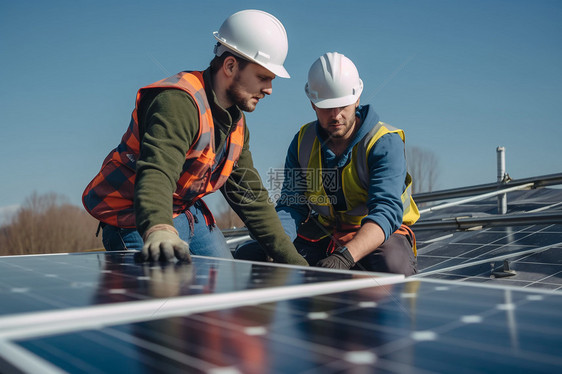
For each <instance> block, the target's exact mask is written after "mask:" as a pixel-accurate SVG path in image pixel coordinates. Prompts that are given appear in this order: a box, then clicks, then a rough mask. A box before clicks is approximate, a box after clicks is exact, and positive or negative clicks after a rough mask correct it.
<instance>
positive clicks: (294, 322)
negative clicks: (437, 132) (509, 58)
mask: <svg viewBox="0 0 562 374" xmlns="http://www.w3.org/2000/svg"><path fill="white" fill-rule="evenodd" d="M452 192H453V193H454V191H452ZM426 198H427V196H426ZM507 199H508V214H507V215H504V216H502V215H497V213H496V212H497V201H496V199H495V198H487V199H484V200H480V201H472V200H471V201H470V202H467V203H463V204H460V205H447V206H446V207H441V208H442V209H436V210H431V211H429V210H428V211H426V213H424V214H423V215H422V218H423V219H422V220H420V221H419V223H417V224H416V225H415V226H414V231H415V232H416V236H417V242H418V269H419V274H417V275H415V276H412V277H409V278H406V279H404V277H403V276H401V275H395V274H382V273H367V272H350V271H337V270H330V269H320V268H302V267H294V266H288V265H281V264H273V263H253V262H248V261H237V260H223V259H213V258H207V257H199V256H193V263H192V264H177V263H170V264H163V263H142V264H140V263H135V261H134V258H133V257H134V256H133V253H131V252H90V253H73V254H57V255H33V256H5V257H0V298H1V300H2V302H1V303H0V373H84V372H87V373H123V372H150V373H160V372H162V373H170V372H189V373H212V374H234V373H269V372H274V373H342V372H353V373H363V372H369V373H371V372H377V373H404V372H411V373H434V372H466V373H481V372H510V373H513V372H516V373H517V372H521V373H528V372H534V373H535V372H545V373H553V372H560V371H561V369H562V315H561V314H560V313H559V311H560V309H561V307H562V256H561V253H562V252H561V250H562V222H561V221H560V213H561V212H562V203H561V201H562V190H560V189H546V188H542V189H538V190H531V191H514V192H510V193H508V195H507ZM426 201H428V200H426ZM451 223H453V224H452V225H451ZM455 224H456V225H458V227H456V226H455ZM230 234H232V233H229V235H230ZM243 234H245V233H244V232H242V233H241V235H240V236H238V237H237V236H236V235H237V234H236V233H234V236H233V237H231V238H230V239H229V240H230V243H231V245H232V246H235V245H236V243H238V241H242V240H245V239H244V237H243Z"/></svg>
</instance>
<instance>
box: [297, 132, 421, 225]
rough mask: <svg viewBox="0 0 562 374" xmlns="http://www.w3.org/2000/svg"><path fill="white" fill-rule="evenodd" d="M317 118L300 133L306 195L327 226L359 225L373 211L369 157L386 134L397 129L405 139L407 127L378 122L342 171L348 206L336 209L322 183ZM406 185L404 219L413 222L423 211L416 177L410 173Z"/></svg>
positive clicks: (354, 150)
mask: <svg viewBox="0 0 562 374" xmlns="http://www.w3.org/2000/svg"><path fill="white" fill-rule="evenodd" d="M315 123H316V121H314V122H310V123H308V124H306V125H304V126H303V127H301V129H300V132H299V137H298V159H299V164H300V166H301V168H302V169H303V172H304V173H305V175H306V183H307V189H306V192H305V195H306V197H307V201H308V202H309V203H310V206H311V208H312V209H313V210H314V211H315V212H316V213H318V215H319V217H318V219H319V221H320V222H321V223H322V224H323V225H325V226H331V227H336V226H338V225H340V224H344V225H352V226H359V225H361V220H362V219H363V218H364V217H365V216H366V215H367V214H368V213H369V209H368V207H367V195H368V192H367V191H368V186H369V167H368V165H367V159H368V155H369V152H370V151H371V148H372V147H373V145H374V144H375V143H376V142H377V141H378V140H379V139H380V138H381V137H382V136H383V135H385V134H388V133H397V134H399V135H400V137H401V138H402V141H404V139H405V136H404V131H402V130H400V129H397V128H394V127H392V126H390V125H388V124H386V123H383V122H378V123H377V124H376V125H375V126H374V128H373V129H372V130H371V131H369V133H368V134H367V135H365V136H364V137H363V139H361V141H359V142H358V143H357V144H356V145H355V146H354V147H353V149H352V153H351V160H350V162H349V163H348V164H347V165H346V166H345V167H344V168H343V170H342V172H341V183H342V185H341V188H342V192H343V195H344V196H345V202H346V205H347V207H348V209H347V210H346V211H336V210H335V209H334V207H333V205H332V204H331V202H330V198H329V197H328V195H327V193H326V191H325V190H324V185H323V183H322V155H321V149H320V148H321V144H320V141H319V139H318V137H317V136H316V126H315ZM405 185H406V188H405V189H404V191H403V193H402V196H401V198H402V205H403V216H402V223H403V224H405V225H408V226H411V225H413V224H414V223H415V222H416V221H417V220H418V218H419V217H420V213H419V211H418V207H417V206H416V203H415V202H414V199H413V198H412V192H411V191H412V188H411V187H412V177H411V176H410V174H408V173H406V180H405Z"/></svg>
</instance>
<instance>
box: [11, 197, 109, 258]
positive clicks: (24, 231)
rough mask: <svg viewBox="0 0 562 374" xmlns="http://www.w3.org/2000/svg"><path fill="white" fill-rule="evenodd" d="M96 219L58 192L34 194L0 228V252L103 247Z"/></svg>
mask: <svg viewBox="0 0 562 374" xmlns="http://www.w3.org/2000/svg"><path fill="white" fill-rule="evenodd" d="M97 225H98V221H97V220H95V219H94V218H93V217H91V216H90V215H89V214H88V213H87V212H86V211H85V210H84V209H83V208H82V207H78V206H75V205H72V204H69V203H68V202H67V201H66V199H65V198H64V197H62V196H60V195H57V194H54V193H50V194H45V195H39V194H37V193H34V194H33V195H31V196H30V197H29V198H27V199H26V200H25V202H24V204H23V205H22V207H21V208H20V209H19V210H18V211H17V212H16V213H15V214H14V216H13V217H12V219H11V221H10V223H9V224H8V225H6V226H3V227H1V228H0V255H3V256H5V255H23V254H40V253H66V252H81V251H86V250H103V244H102V242H101V234H100V236H99V237H96V236H95V233H96V229H97Z"/></svg>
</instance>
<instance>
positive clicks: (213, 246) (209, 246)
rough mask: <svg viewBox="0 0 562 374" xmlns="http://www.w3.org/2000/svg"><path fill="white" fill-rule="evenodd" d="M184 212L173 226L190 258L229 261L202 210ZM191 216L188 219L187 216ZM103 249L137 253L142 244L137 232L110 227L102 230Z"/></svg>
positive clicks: (221, 238)
mask: <svg viewBox="0 0 562 374" xmlns="http://www.w3.org/2000/svg"><path fill="white" fill-rule="evenodd" d="M188 210H189V212H190V213H191V214H189V213H187V214H186V213H184V214H181V215H179V216H177V217H176V218H174V227H175V228H176V230H178V233H179V236H180V238H181V239H182V240H185V241H186V242H187V243H188V244H189V251H190V252H191V254H193V255H199V256H209V257H222V258H232V254H231V252H230V249H229V248H228V246H227V245H226V240H225V238H224V236H223V234H222V232H221V230H219V229H218V228H217V227H216V226H214V225H213V226H208V225H207V223H206V222H205V216H204V213H203V207H202V205H201V203H198V202H196V203H195V204H194V205H193V206H192V207H190V208H189V209H188ZM190 216H191V217H190ZM102 239H103V246H104V247H105V249H106V250H107V251H127V250H134V251H140V250H142V247H143V245H144V242H143V240H142V237H141V235H140V234H139V232H138V231H137V230H136V229H123V228H119V227H115V226H111V225H105V226H104V227H103V236H102Z"/></svg>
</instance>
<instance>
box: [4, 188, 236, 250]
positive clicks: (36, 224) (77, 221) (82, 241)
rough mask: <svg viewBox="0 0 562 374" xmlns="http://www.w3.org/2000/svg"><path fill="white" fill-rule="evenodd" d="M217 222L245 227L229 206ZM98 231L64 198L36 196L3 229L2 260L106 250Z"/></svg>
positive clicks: (94, 223) (93, 222) (217, 216)
mask: <svg viewBox="0 0 562 374" xmlns="http://www.w3.org/2000/svg"><path fill="white" fill-rule="evenodd" d="M215 219H216V221H217V226H218V227H219V228H221V229H227V228H233V227H242V226H244V223H243V222H242V221H241V220H240V218H239V217H238V216H237V215H236V214H235V213H234V212H233V211H232V209H230V207H229V206H228V205H227V204H226V203H225V204H224V206H221V207H220V208H219V211H218V212H216V214H215ZM97 227H98V221H97V220H96V219H94V218H93V217H92V216H90V215H89V214H88V213H87V212H86V211H85V210H84V208H83V207H81V206H80V207H79V206H76V205H72V204H70V203H68V201H67V199H66V198H65V197H64V196H60V195H57V194H55V193H49V194H44V195H39V194H37V193H34V194H32V195H31V196H30V197H28V198H27V199H26V200H25V202H24V204H23V205H22V207H21V208H20V209H19V210H18V211H17V212H16V213H15V214H14V215H13V217H12V218H11V220H10V221H9V223H8V224H7V225H5V226H3V227H0V256H7V255H25V254H42V253H67V252H83V251H92V250H104V248H103V244H102V240H101V236H102V235H101V232H100V234H99V236H98V237H96V235H95V234H96V231H97Z"/></svg>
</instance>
